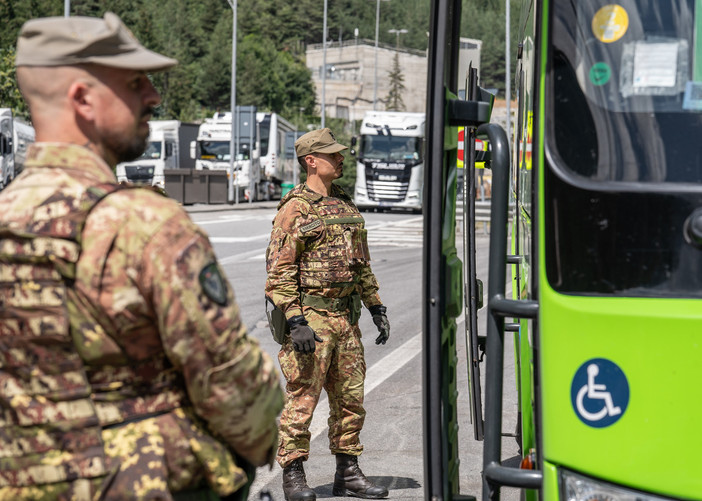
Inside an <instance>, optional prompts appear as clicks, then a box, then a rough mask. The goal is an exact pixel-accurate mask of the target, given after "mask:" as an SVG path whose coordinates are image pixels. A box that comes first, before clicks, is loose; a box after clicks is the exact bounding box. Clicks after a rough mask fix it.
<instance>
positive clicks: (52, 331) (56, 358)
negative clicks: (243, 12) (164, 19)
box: [0, 13, 283, 501]
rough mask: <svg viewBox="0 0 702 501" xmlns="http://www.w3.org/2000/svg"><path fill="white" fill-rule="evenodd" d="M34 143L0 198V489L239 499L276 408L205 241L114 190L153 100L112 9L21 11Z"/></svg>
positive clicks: (279, 401)
mask: <svg viewBox="0 0 702 501" xmlns="http://www.w3.org/2000/svg"><path fill="white" fill-rule="evenodd" d="M16 64H17V80H18V84H19V86H20V89H21V91H22V93H23V95H24V96H25V99H26V100H27V103H28V104H29V108H30V112H31V115H32V119H33V123H34V126H35V128H36V138H37V143H35V144H34V145H32V146H31V147H30V150H29V152H28V155H27V162H26V167H25V169H24V171H23V172H22V174H21V175H20V176H18V177H17V179H16V180H15V181H14V182H13V183H12V184H11V185H9V186H8V187H7V188H5V190H4V191H2V192H1V193H0V500H5V499H35V500H73V501H84V500H97V499H101V500H102V499H104V500H127V499H129V500H146V499H160V500H171V499H176V500H177V499H189V500H195V499H218V496H221V497H222V498H227V499H239V498H243V499H245V496H246V491H247V490H248V487H247V486H248V484H249V483H250V480H251V479H252V475H253V469H254V467H255V466H261V465H265V464H269V465H272V463H273V460H274V458H275V448H276V445H277V424H276V418H277V415H278V413H279V412H280V410H281V408H282V405H283V391H282V388H281V387H280V384H279V382H278V381H279V377H278V374H277V371H276V369H275V367H274V365H273V362H272V360H271V358H270V357H269V356H267V355H266V354H265V353H264V352H262V350H261V349H260V347H259V345H258V343H257V341H256V340H254V339H251V338H249V337H248V336H247V333H246V328H245V326H244V325H243V324H242V322H241V318H240V315H239V309H238V306H237V304H236V302H235V299H234V295H233V292H232V289H231V287H230V286H229V284H228V282H227V281H226V280H225V279H224V277H223V274H222V271H221V269H220V267H219V265H218V264H217V261H216V259H215V254H214V252H213V249H212V247H211V245H210V242H209V240H208V238H207V236H206V235H205V234H204V233H203V232H202V231H201V230H200V229H199V228H198V227H197V226H196V225H195V224H193V223H192V221H190V219H189V218H188V216H187V214H186V213H185V212H184V211H183V210H182V209H181V208H180V207H179V206H178V204H177V203H176V202H175V201H173V200H171V199H169V198H166V197H165V196H162V195H161V194H158V193H156V192H155V191H153V190H151V189H148V188H134V187H131V188H130V187H127V186H122V185H118V184H117V182H116V178H115V175H114V173H113V168H114V166H115V165H116V164H117V163H118V162H121V161H127V160H129V159H132V158H134V157H136V156H138V155H139V154H140V153H141V152H143V151H144V148H145V145H146V139H147V137H148V133H149V128H148V120H149V118H150V117H151V114H152V111H153V107H154V106H156V105H158V103H159V102H160V97H159V95H158V93H157V92H156V90H155V89H154V88H153V86H152V85H151V82H150V80H149V78H148V77H147V75H146V71H149V72H153V71H159V70H164V69H166V68H169V67H171V66H173V65H174V64H176V61H175V60H172V59H169V58H167V57H165V56H162V55H160V54H156V53H154V52H151V51H148V50H147V49H145V48H144V47H143V46H141V45H140V44H139V42H138V41H137V40H136V39H135V38H134V36H133V35H132V34H131V32H129V30H128V29H127V28H126V27H125V26H124V24H122V22H121V21H120V19H119V18H118V17H117V16H116V15H114V14H111V13H108V14H106V15H105V17H104V19H99V18H87V17H71V18H46V19H37V20H32V21H29V22H27V23H26V24H25V25H24V26H23V28H22V30H21V32H20V35H19V40H18V43H17V55H16Z"/></svg>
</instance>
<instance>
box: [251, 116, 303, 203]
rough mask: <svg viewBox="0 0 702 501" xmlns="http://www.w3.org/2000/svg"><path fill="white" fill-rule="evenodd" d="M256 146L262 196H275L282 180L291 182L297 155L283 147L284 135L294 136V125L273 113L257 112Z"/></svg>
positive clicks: (279, 194) (278, 196)
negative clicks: (258, 155) (258, 157)
mask: <svg viewBox="0 0 702 501" xmlns="http://www.w3.org/2000/svg"><path fill="white" fill-rule="evenodd" d="M256 123H257V124H258V138H259V140H258V143H257V147H258V149H259V154H260V163H261V177H262V180H261V183H262V185H263V186H262V189H261V191H262V192H263V194H264V197H265V199H266V200H271V199H278V198H280V197H281V194H282V185H283V183H291V184H292V183H293V182H294V180H295V169H297V167H296V166H297V158H295V154H294V148H293V150H292V154H291V151H290V149H289V148H286V137H287V138H290V137H293V136H294V137H295V138H297V137H298V136H296V135H295V133H296V129H295V126H294V125H292V124H291V123H290V122H288V121H287V120H285V119H284V118H283V117H281V116H280V115H278V114H277V113H257V114H256Z"/></svg>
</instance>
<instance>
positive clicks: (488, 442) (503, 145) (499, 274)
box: [477, 123, 543, 501]
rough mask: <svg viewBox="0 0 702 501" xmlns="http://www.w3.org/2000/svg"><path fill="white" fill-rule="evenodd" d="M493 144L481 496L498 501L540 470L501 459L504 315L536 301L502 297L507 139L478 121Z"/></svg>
mask: <svg viewBox="0 0 702 501" xmlns="http://www.w3.org/2000/svg"><path fill="white" fill-rule="evenodd" d="M477 134H478V136H480V135H487V137H488V139H489V141H490V144H491V147H492V183H493V184H492V186H493V189H492V205H491V207H490V220H491V227H492V228H491V232H490V233H491V234H490V269H489V271H488V316H487V317H488V318H487V323H488V325H487V340H486V348H485V352H486V354H487V362H486V367H485V379H486V381H485V388H486V392H485V442H484V446H483V472H484V473H483V500H484V501H498V500H499V499H500V486H501V485H508V486H511V487H524V488H532V489H538V488H540V487H541V485H542V482H543V473H542V472H541V471H538V470H522V469H518V468H509V467H506V466H502V465H500V456H501V447H502V443H501V440H502V387H503V381H502V378H503V371H504V332H505V317H506V316H511V317H525V318H535V317H536V315H537V314H538V303H536V302H535V301H515V300H508V299H505V281H506V269H507V224H508V207H509V203H508V196H509V168H510V155H509V141H508V139H507V134H506V133H505V131H504V129H503V128H502V127H500V126H499V125H497V124H492V123H488V124H483V125H481V126H480V127H478V130H477Z"/></svg>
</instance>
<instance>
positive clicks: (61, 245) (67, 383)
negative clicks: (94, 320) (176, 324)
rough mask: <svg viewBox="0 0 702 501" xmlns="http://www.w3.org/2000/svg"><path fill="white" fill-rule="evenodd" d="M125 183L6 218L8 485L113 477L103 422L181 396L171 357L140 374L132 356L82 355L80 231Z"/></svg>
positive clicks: (1, 369) (2, 351) (2, 262)
mask: <svg viewBox="0 0 702 501" xmlns="http://www.w3.org/2000/svg"><path fill="white" fill-rule="evenodd" d="M125 187H126V186H123V185H117V184H112V183H105V184H101V185H98V186H94V187H91V188H88V189H87V190H86V191H85V192H83V193H82V195H81V197H80V198H79V199H78V198H70V196H67V197H62V198H61V200H60V201H58V200H57V201H47V203H46V204H45V205H44V207H47V206H48V207H50V206H52V202H57V204H58V203H60V205H61V207H63V208H66V207H69V208H71V209H70V210H63V211H62V210H56V211H55V212H56V214H57V215H53V214H52V212H51V211H49V210H46V211H43V212H42V211H40V210H37V211H36V212H35V216H34V217H32V218H31V220H27V221H25V222H22V223H16V222H13V223H9V224H4V225H0V486H14V487H24V486H31V485H43V484H50V483H54V482H61V481H71V480H76V479H79V478H84V479H92V478H98V477H101V476H104V475H106V474H107V472H108V471H109V469H110V464H109V462H110V460H109V458H106V457H105V454H104V448H103V442H102V437H101V430H102V428H101V424H103V425H104V424H105V423H106V422H108V423H109V422H113V423H114V422H121V421H124V420H127V419H129V418H131V417H134V416H136V415H139V413H142V414H143V413H144V412H145V409H146V412H149V411H167V410H170V409H173V408H175V407H177V406H179V405H180V404H181V403H182V402H181V400H182V398H183V391H182V389H178V390H174V391H172V392H169V391H167V388H168V387H170V386H172V385H174V383H173V379H174V378H175V376H174V375H173V374H172V372H173V371H172V369H170V370H169V369H168V368H166V367H165V363H163V362H159V361H150V362H151V363H150V364H149V365H150V367H149V368H148V369H149V370H148V376H147V375H146V372H145V373H144V374H143V375H142V377H141V378H139V376H140V374H139V372H140V371H142V370H143V371H146V368H140V367H138V366H137V367H131V366H129V364H128V363H125V367H111V368H109V370H107V371H105V373H104V374H101V368H100V367H99V366H96V367H93V368H92V369H91V367H90V364H89V362H90V361H89V360H84V357H82V356H81V349H82V347H84V346H86V345H87V344H89V343H90V341H91V337H92V340H94V337H95V336H96V333H95V332H87V331H86V332H83V331H81V330H80V329H76V328H75V326H76V325H80V324H81V321H82V319H83V318H86V316H85V315H86V312H85V308H86V307H85V306H84V305H83V306H80V305H77V304H76V302H77V300H76V296H75V291H74V290H73V288H72V287H71V284H72V282H73V281H74V280H75V277H76V263H77V261H78V258H79V256H80V253H81V240H82V238H81V233H82V230H83V226H84V224H85V221H86V219H87V217H88V214H89V213H90V211H91V210H92V209H93V208H94V207H95V206H96V205H97V204H98V202H100V201H101V200H102V199H103V198H105V197H106V196H107V195H109V194H110V193H112V192H114V191H116V190H118V189H122V188H125ZM57 204H54V205H57ZM64 212H65V213H64ZM76 316H77V317H79V318H76ZM71 323H72V324H73V325H74V328H73V329H71ZM86 325H89V324H87V323H86ZM135 380H136V381H141V382H142V384H143V386H141V387H138V388H137V387H134V385H133V382H134V381H135ZM129 384H132V386H131V387H130V386H129ZM175 386H180V388H182V384H181V385H175ZM164 393H166V394H167V395H168V396H166V397H165V398H164V396H163V395H164ZM130 396H131V397H133V398H132V399H129V398H126V399H125V397H130ZM159 397H160V399H159ZM157 399H159V402H158V404H154V405H151V406H150V405H149V402H155V401H156V400H157ZM101 401H102V402H101ZM111 401H112V403H110V402H111ZM105 409H107V410H105Z"/></svg>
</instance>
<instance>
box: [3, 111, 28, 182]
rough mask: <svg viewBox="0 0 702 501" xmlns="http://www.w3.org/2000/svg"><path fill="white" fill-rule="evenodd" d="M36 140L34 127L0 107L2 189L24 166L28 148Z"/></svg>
mask: <svg viewBox="0 0 702 501" xmlns="http://www.w3.org/2000/svg"><path fill="white" fill-rule="evenodd" d="M33 142H34V128H33V127H32V126H31V125H28V124H26V123H24V122H22V121H21V120H20V119H18V118H16V117H14V116H13V114H12V110H11V109H10V108H0V190H1V189H3V188H4V187H5V186H7V185H8V184H9V183H10V182H11V181H12V180H13V179H14V178H15V177H17V175H18V174H19V173H20V172H22V169H23V168H24V161H25V159H26V157H27V148H29V145H30V144H31V143H33Z"/></svg>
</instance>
